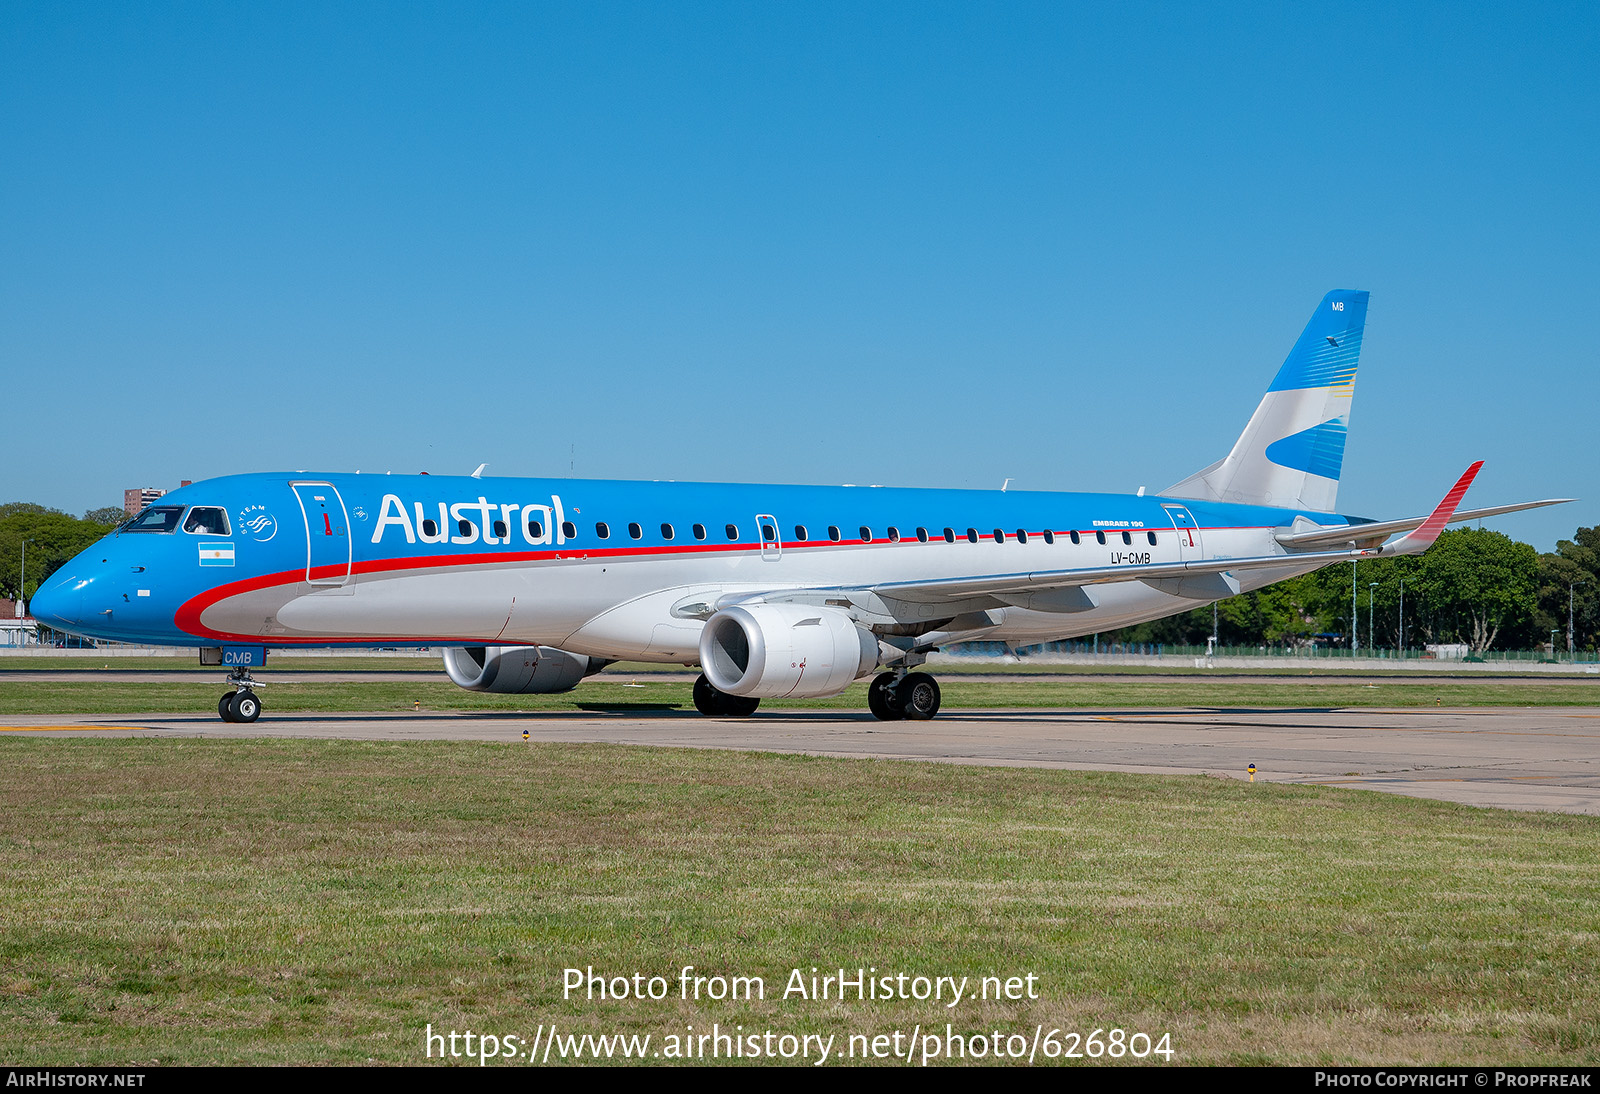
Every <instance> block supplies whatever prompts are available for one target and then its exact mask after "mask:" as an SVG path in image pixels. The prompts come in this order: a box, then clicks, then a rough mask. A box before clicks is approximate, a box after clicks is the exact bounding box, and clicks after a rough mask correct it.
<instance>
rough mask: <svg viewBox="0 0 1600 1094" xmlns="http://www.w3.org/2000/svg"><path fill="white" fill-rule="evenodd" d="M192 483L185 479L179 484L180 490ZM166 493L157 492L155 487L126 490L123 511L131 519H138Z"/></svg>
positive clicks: (123, 496) (123, 497)
mask: <svg viewBox="0 0 1600 1094" xmlns="http://www.w3.org/2000/svg"><path fill="white" fill-rule="evenodd" d="M190 481H191V480H189V479H184V480H183V481H182V482H180V483H179V484H178V489H180V490H181V489H183V488H184V487H185V486H188V485H189V483H190ZM165 493H166V491H165V490H157V489H156V488H155V487H153V486H146V487H144V488H143V489H136V490H124V491H123V492H122V510H123V512H125V513H127V514H128V515H129V516H130V517H136V516H138V515H139V514H140V513H142V512H144V511H145V509H147V508H148V507H149V506H150V505H152V504H153V503H155V502H156V501H157V500H159V499H160V498H161V497H162V495H164V494H165Z"/></svg>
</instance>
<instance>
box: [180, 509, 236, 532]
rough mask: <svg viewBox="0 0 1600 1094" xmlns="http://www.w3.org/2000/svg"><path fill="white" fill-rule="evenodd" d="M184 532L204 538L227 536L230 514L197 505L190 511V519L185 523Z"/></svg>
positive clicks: (222, 510) (223, 510)
mask: <svg viewBox="0 0 1600 1094" xmlns="http://www.w3.org/2000/svg"><path fill="white" fill-rule="evenodd" d="M183 530H184V531H185V532H194V533H195V534H196V535H202V536H225V535H227V534H228V512H227V510H225V509H214V508H211V507H210V506H203V505H196V506H195V507H194V508H193V509H191V510H189V519H187V520H185V521H184V522H183Z"/></svg>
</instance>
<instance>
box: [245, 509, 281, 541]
mask: <svg viewBox="0 0 1600 1094" xmlns="http://www.w3.org/2000/svg"><path fill="white" fill-rule="evenodd" d="M239 525H240V527H241V528H242V530H243V531H244V533H245V535H247V536H249V537H250V538H251V539H253V540H255V541H256V542H257V543H265V542H267V541H268V540H269V539H271V538H272V537H273V536H275V535H277V534H278V521H277V518H275V517H274V516H273V515H272V514H271V513H269V512H267V507H266V506H265V505H251V506H247V507H245V508H244V509H241V510H239Z"/></svg>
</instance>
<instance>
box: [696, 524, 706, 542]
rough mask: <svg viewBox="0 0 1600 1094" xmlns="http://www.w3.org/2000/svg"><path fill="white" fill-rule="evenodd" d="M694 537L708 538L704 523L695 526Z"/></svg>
mask: <svg viewBox="0 0 1600 1094" xmlns="http://www.w3.org/2000/svg"><path fill="white" fill-rule="evenodd" d="M694 538H695V539H705V538H706V526H705V525H704V524H696V525H695V526H694Z"/></svg>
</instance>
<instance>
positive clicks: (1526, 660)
mask: <svg viewBox="0 0 1600 1094" xmlns="http://www.w3.org/2000/svg"><path fill="white" fill-rule="evenodd" d="M943 651H944V652H945V653H946V654H948V655H950V656H951V657H974V658H978V657H1004V656H1006V654H1007V653H1008V652H1009V651H1008V650H1007V648H1006V644H1005V643H1004V642H961V643H957V644H955V645H950V646H945V647H943ZM1067 654H1070V655H1085V654H1087V655H1089V656H1097V655H1103V656H1109V657H1204V656H1206V647H1205V646H1184V645H1177V644H1168V643H1162V642H1095V641H1092V640H1091V641H1088V642H1084V641H1074V642H1041V643H1039V644H1038V645H1034V646H1021V647H1018V649H1017V650H1016V655H1017V656H1018V657H1022V658H1027V657H1050V656H1057V655H1067ZM1212 656H1213V657H1217V658H1224V657H1258V658H1259V657H1282V658H1295V659H1304V658H1317V659H1319V660H1320V659H1326V660H1329V661H1340V660H1344V661H1349V660H1361V661H1372V660H1385V661H1407V662H1415V661H1439V662H1441V663H1459V662H1462V661H1466V662H1475V661H1482V662H1486V663H1522V664H1554V663H1559V664H1568V663H1573V664H1600V653H1597V651H1595V650H1578V651H1577V652H1576V653H1574V654H1573V655H1572V656H1571V657H1569V656H1567V653H1566V651H1565V650H1560V649H1558V650H1557V651H1556V653H1555V656H1554V657H1552V656H1550V654H1548V653H1546V652H1545V651H1544V650H1490V651H1489V652H1488V653H1485V654H1481V655H1468V656H1466V657H1440V656H1437V655H1436V654H1434V653H1431V652H1429V651H1427V650H1420V649H1411V650H1404V651H1399V650H1393V649H1376V650H1354V651H1352V650H1348V649H1333V648H1328V647H1323V646H1217V647H1216V648H1215V650H1213V651H1212Z"/></svg>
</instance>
